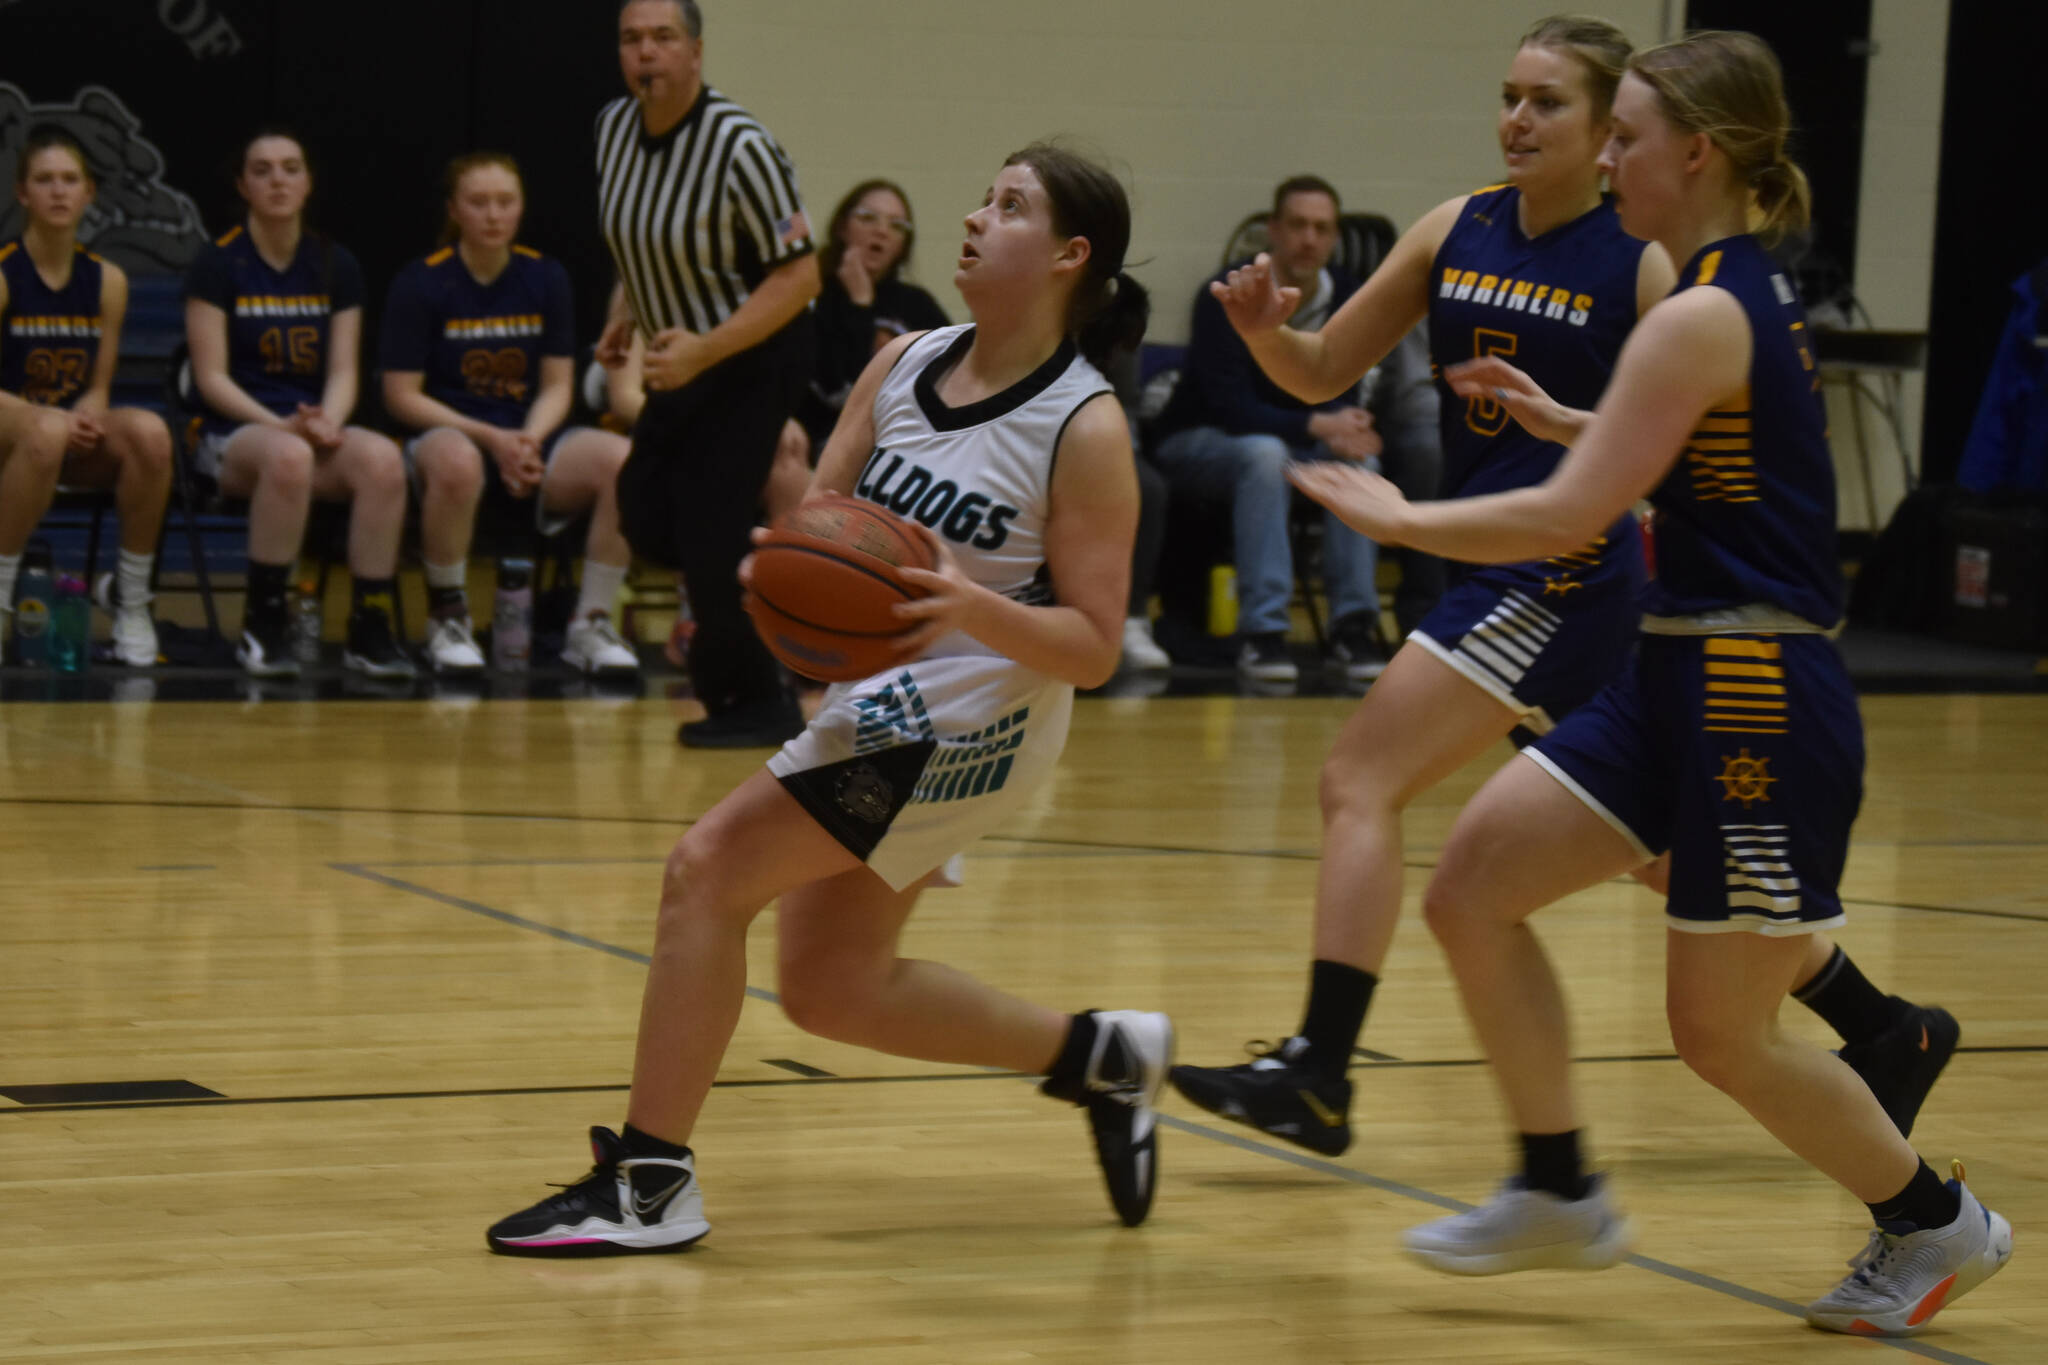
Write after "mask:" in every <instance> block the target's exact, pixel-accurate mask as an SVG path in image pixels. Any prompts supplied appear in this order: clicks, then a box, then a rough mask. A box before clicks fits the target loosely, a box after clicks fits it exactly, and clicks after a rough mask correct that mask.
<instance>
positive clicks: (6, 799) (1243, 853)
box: [0, 745, 2048, 924]
mask: <svg viewBox="0 0 2048 1365" xmlns="http://www.w3.org/2000/svg"><path fill="white" fill-rule="evenodd" d="M68 747H72V748H80V747H82V746H77V745H69V746H68ZM148 771H151V772H155V771H157V770H155V769H148ZM171 775H172V776H178V774H171ZM186 780H189V781H193V782H198V783H200V784H202V785H206V786H211V787H214V788H216V789H217V790H226V791H230V792H233V791H234V789H233V788H230V787H225V786H224V785H223V784H220V783H215V782H212V781H210V780H208V779H205V778H187V779H186ZM236 794H237V795H243V794H242V793H236ZM39 805H52V806H92V807H140V808H144V809H173V810H198V809H217V810H252V811H267V812H270V813H273V814H282V815H309V816H316V817H319V816H327V817H337V818H334V819H329V820H327V821H326V823H330V824H335V825H339V824H340V820H339V819H338V817H340V816H343V815H386V816H389V815H401V816H442V817H445V818H449V819H474V820H528V821H535V822H540V823H549V822H567V823H596V824H608V823H609V824H661V825H668V826H671V827H674V828H687V827H688V826H689V825H690V824H691V823H692V821H691V820H689V819H683V818H671V817H667V816H580V815H553V814H531V813H521V812H511V811H447V810H431V809H408V808H400V807H384V806H303V805H287V804H285V803H283V802H280V801H276V800H273V799H271V798H267V797H260V796H256V795H254V794H248V799H247V800H246V801H150V800H102V799H100V798H97V797H51V798H45V797H23V796H0V806H39ZM351 828H353V827H351ZM378 833H379V835H380V837H385V838H390V839H394V840H396V841H397V842H400V843H410V844H416V845H420V846H422V847H428V848H452V847H455V846H454V845H449V844H445V843H442V842H441V841H439V840H436V839H425V838H420V837H418V836H414V835H405V834H394V833H392V832H390V831H379V832H378ZM985 842H986V843H1014V844H1023V845H1026V846H1028V847H1031V848H1059V849H1072V850H1076V852H1074V853H1069V854H1061V855H1054V854H1050V853H1044V852H1040V853H1037V854H1016V855H1012V856H1017V857H1030V856H1038V857H1051V856H1072V857H1079V856H1088V855H1090V854H1094V855H1100V856H1105V857H1147V856H1162V855H1163V856H1186V857H1206V858H1253V859H1257V858H1268V859H1275V860H1284V861H1289V862H1314V861H1316V860H1317V859H1318V858H1319V857H1320V856H1321V853H1320V851H1319V850H1317V849H1295V848H1245V849H1237V848H1200V847H1195V846H1191V845H1184V844H1145V843H1134V842H1129V841H1123V842H1110V841H1102V840H1090V839H1055V838H1046V837H1043V836H1035V835H1017V834H991V835H988V836H986V838H985ZM1863 847H1865V848H1873V849H1875V848H1902V847H1914V848H1991V847H1998V848H2048V843H2034V842H2020V841H2003V840H1988V841H1987V840H1966V841H1959V842H1955V843H1946V842H1939V841H1924V842H1914V843H1911V844H1887V843H1866V844H1864V845H1863ZM977 856H982V857H988V856H995V857H1001V856H1004V855H1002V854H997V853H994V852H993V851H992V850H989V849H986V848H984V849H983V850H982V851H981V853H979V854H978V855H977ZM647 861H656V860H652V859H646V858H638V857H635V858H561V859H503V860H481V861H479V860H476V859H467V858H465V859H451V860H447V861H439V860H424V859H423V860H417V861H409V862H408V861H391V860H383V859H380V860H379V865H380V866H387V867H466V866H499V865H502V866H536V867H537V866H547V865H549V864H551V863H555V864H560V865H564V866H569V865H586V864H587V865H596V864H603V863H637V862H647ZM1402 866H1404V867H1406V868H1409V869H1411V870H1414V871H1429V870H1430V869H1432V868H1434V867H1435V866H1436V864H1435V863H1434V862H1432V861H1429V860H1426V859H1416V858H1409V859H1406V860H1404V861H1403V863H1402ZM145 870H146V869H145ZM1612 880H1613V881H1615V882H1622V881H1626V880H1627V878H1625V877H1617V878H1613V879H1612ZM1845 899H1846V900H1847V901H1848V903H1849V904H1851V905H1862V906H1869V907H1872V908H1875V909H1883V910H1910V911H1915V912H1919V913H1923V914H1930V915H1965V916H1970V917H1972V918H1977V919H1998V920H2012V921H2018V922H2020V923H2023V924H2048V915H2031V914H2027V913H2026V912H2024V911H2019V910H1992V909H1987V908H1982V907H1977V906H1964V905H1928V904H1925V903H1920V902H1912V901H1882V900H1870V899H1866V898H1863V897H1857V896H1850V897H1847V898H1845Z"/></svg>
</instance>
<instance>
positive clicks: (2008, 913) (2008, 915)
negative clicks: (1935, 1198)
mask: <svg viewBox="0 0 2048 1365" xmlns="http://www.w3.org/2000/svg"><path fill="white" fill-rule="evenodd" d="M985 840H986V841H988V842H1003V841H1006V840H1007V841H1009V842H1013V843H1020V844H1047V843H1049V844H1059V843H1065V842H1068V841H1063V840H1052V839H1033V838H1026V837H1024V836H1021V835H1019V836H1012V835H1003V834H991V835H987V836H985ZM1162 854H1166V855H1172V856H1184V857H1219V858H1270V859H1278V860H1285V861H1289V862H1314V861H1316V860H1317V859H1318V858H1319V857H1320V856H1321V855H1320V854H1319V853H1317V852H1315V851H1314V850H1302V849H1273V848H1268V849H1198V848H1166V847H1159V846H1152V845H1145V844H1100V845H1095V844H1090V845H1087V846H1086V847H1085V848H1077V849H1073V850H1071V851H1061V852H1025V853H999V852H997V851H995V850H993V849H987V848H984V849H980V850H978V851H977V852H976V853H975V856H976V857H977V858H1082V857H1117V858H1145V857H1156V856H1159V855H1162ZM666 861H667V860H666V859H665V858H656V857H648V856H631V857H628V856H620V857H609V858H608V857H582V858H412V859H388V860H387V859H380V860H379V861H378V863H377V866H379V867H402V868H406V869H417V868H430V867H468V868H477V867H635V866H639V867H645V866H653V865H657V864H660V863H663V862H666ZM1401 865H1402V867H1404V868H1407V869H1409V870H1411V871H1417V872H1427V871H1431V870H1433V869H1434V868H1435V867H1436V864H1435V863H1434V862H1431V861H1428V860H1423V859H1414V858H1410V859H1404V860H1403V862H1402V864H1401ZM330 866H332V867H335V868H339V869H342V870H353V869H357V868H360V867H361V866H362V865H361V864H355V863H349V864H342V863H333V864H330ZM1629 880H1630V879H1629V878H1628V877H1626V876H1622V877H1610V878H1609V879H1608V881H1609V882H1611V883H1614V884H1616V885H1619V884H1622V883H1625V882H1627V881H1629ZM407 885H408V886H410V885H412V883H407ZM430 894H431V893H430ZM1844 899H1845V900H1846V902H1847V903H1848V904H1850V905H1861V906H1867V907H1870V908H1872V909H1878V910H1910V911H1915V912H1918V913H1921V914H1929V915H1971V916H1976V917H1978V918H1983V919H2003V920H2019V921H2021V922H2023V923H2027V924H2048V915H2029V914H2026V913H2024V912H2023V911H2018V910H1988V909H1981V908H1977V907H1973V906H1965V905H1927V904H1924V903H1919V902H1913V901H1879V900H1865V899H1862V898H1859V897H1855V896H1849V897H1845V898H1844Z"/></svg>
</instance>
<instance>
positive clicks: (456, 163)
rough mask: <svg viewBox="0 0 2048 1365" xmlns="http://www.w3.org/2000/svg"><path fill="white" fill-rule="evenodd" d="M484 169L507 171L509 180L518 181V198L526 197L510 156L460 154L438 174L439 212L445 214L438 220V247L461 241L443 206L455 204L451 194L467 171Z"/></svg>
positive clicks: (523, 184)
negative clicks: (440, 209)
mask: <svg viewBox="0 0 2048 1365" xmlns="http://www.w3.org/2000/svg"><path fill="white" fill-rule="evenodd" d="M486 166H498V167H501V168H503V169H505V170H508V171H510V172H511V173H512V178H513V179H514V180H516V181H518V182H519V197H520V199H522V200H524V199H525V198H526V177H525V176H523V175H521V174H520V173H519V163H518V162H517V161H515V160H513V159H512V155H511V153H509V152H464V153H463V154H462V155H461V156H458V157H454V158H452V159H451V160H450V161H449V162H448V169H447V170H445V171H443V172H442V173H441V203H442V205H443V208H442V213H443V214H444V215H445V216H444V217H443V219H442V221H441V245H442V246H453V245H454V244H455V243H456V242H458V241H460V240H462V228H461V227H460V226H459V225H457V223H456V221H455V215H454V214H453V213H452V212H449V210H448V209H447V208H446V205H449V204H452V203H454V202H455V191H456V190H457V189H458V188H459V187H460V186H461V184H462V177H463V176H465V175H468V174H469V173H470V172H471V171H480V170H482V169H483V168H484V167H486Z"/></svg>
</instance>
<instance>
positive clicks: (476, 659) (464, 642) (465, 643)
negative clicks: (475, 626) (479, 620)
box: [427, 615, 484, 676]
mask: <svg viewBox="0 0 2048 1365" xmlns="http://www.w3.org/2000/svg"><path fill="white" fill-rule="evenodd" d="M427 661H428V662H429V663H431V664H432V665H433V668H434V671H435V672H436V673H439V674H441V675H443V676H447V675H449V674H453V673H481V672H483V671H484V652H483V651H482V650H481V649H478V648H477V645H476V635H475V633H474V631H473V630H472V629H471V628H470V622H469V617H468V616H467V615H463V616H439V617H435V618H434V619H433V620H431V621H429V622H428V623H427Z"/></svg>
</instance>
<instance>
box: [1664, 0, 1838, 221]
mask: <svg viewBox="0 0 2048 1365" xmlns="http://www.w3.org/2000/svg"><path fill="white" fill-rule="evenodd" d="M1628 69H1629V70H1630V71H1631V72H1632V73H1634V74H1635V75H1636V76H1637V77H1638V78H1639V79H1640V80H1642V81H1643V82H1644V83H1645V84H1646V85H1648V86H1649V87H1650V88H1651V89H1652V90H1654V91H1656V92H1657V99H1658V102H1659V103H1660V104H1661V105H1662V106H1663V111H1664V117H1665V118H1666V119H1667V120H1669V121H1670V123H1671V124H1672V126H1673V127H1676V128H1679V129H1681V130H1683V131H1684V132H1687V133H1705V134H1706V135H1707V137H1708V138H1709V139H1710V140H1712V142H1713V144H1714V145H1715V146H1716V147H1719V148H1720V149H1721V151H1722V153H1723V154H1725V155H1726V156H1727V158H1728V162H1729V164H1730V165H1731V166H1733V167H1734V169H1735V174H1736V175H1737V176H1738V177H1740V179H1741V181H1742V183H1743V184H1744V185H1746V186H1747V187H1748V188H1749V192H1750V194H1751V195H1752V196H1753V206H1754V211H1753V212H1752V213H1751V215H1750V216H1751V220H1752V222H1753V223H1754V225H1755V226H1754V228H1753V229H1752V230H1753V231H1754V232H1755V233H1756V235H1757V236H1758V237H1760V238H1762V239H1763V240H1764V241H1765V242H1766V243H1771V242H1775V241H1777V240H1778V239H1779V238H1780V237H1783V236H1784V235H1785V234H1786V233H1787V232H1797V231H1798V230H1799V229H1801V228H1803V227H1805V226H1806V224H1807V222H1808V221H1809V220H1810V219H1811V218H1812V216H1813V191H1812V190H1811V188H1809V187H1808V185H1807V183H1806V172H1804V171H1802V170H1800V169H1799V167H1798V166H1796V165H1794V164H1793V162H1792V159H1791V158H1790V157H1789V156H1787V155H1786V154H1785V139H1786V137H1787V135H1788V134H1789V133H1790V132H1791V129H1792V111H1791V107H1790V106H1789V105H1787V104H1786V103H1785V78H1784V75H1783V73H1782V72H1780V70H1779V69H1778V58H1777V56H1776V54H1774V53H1773V52H1772V51H1771V49H1770V47H1769V46H1768V45H1767V44H1765V42H1764V41H1763V39H1761V38H1759V37H1757V36H1756V35H1755V34H1753V33H1729V32H1724V31H1721V30H1716V29H1705V30H1702V31H1700V32H1697V33H1688V34H1686V35H1685V36H1684V37H1683V38H1680V39H1678V40H1677V41H1676V42H1669V43H1663V44H1660V45H1659V46H1657V47H1652V48H1646V49H1645V50H1643V51H1641V52H1638V53H1637V54H1636V55H1635V56H1633V57H1631V58H1629V63H1628Z"/></svg>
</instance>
